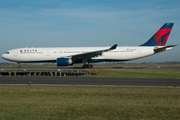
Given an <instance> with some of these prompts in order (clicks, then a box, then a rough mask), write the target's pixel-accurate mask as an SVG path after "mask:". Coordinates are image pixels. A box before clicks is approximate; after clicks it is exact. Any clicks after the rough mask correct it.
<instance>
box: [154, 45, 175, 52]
mask: <svg viewBox="0 0 180 120" xmlns="http://www.w3.org/2000/svg"><path fill="white" fill-rule="evenodd" d="M174 46H177V45H169V46H164V47H160V48H158V47H155V48H154V52H155V53H159V52H163V51H166V50H169V49H172V47H174Z"/></svg>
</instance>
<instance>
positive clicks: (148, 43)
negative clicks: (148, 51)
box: [140, 36, 157, 46]
mask: <svg viewBox="0 0 180 120" xmlns="http://www.w3.org/2000/svg"><path fill="white" fill-rule="evenodd" d="M140 46H157V43H156V40H155V39H154V37H153V36H152V37H151V38H150V39H149V40H148V41H147V42H146V43H144V44H142V45H140Z"/></svg>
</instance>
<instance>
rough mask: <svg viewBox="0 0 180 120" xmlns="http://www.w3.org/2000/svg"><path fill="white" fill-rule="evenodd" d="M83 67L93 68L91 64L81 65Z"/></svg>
mask: <svg viewBox="0 0 180 120" xmlns="http://www.w3.org/2000/svg"><path fill="white" fill-rule="evenodd" d="M82 67H83V68H84V69H86V68H93V65H83V66H82Z"/></svg>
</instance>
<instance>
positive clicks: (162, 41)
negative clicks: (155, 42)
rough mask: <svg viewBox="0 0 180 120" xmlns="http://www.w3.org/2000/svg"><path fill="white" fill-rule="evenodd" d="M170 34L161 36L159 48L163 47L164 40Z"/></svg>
mask: <svg viewBox="0 0 180 120" xmlns="http://www.w3.org/2000/svg"><path fill="white" fill-rule="evenodd" d="M169 34H170V32H168V33H166V34H165V35H163V36H162V40H161V46H163V43H164V38H165V37H166V36H167V35H169Z"/></svg>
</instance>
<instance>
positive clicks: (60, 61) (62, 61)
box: [56, 58, 73, 66]
mask: <svg viewBox="0 0 180 120" xmlns="http://www.w3.org/2000/svg"><path fill="white" fill-rule="evenodd" d="M56 62H57V66H69V65H72V64H73V63H72V59H71V58H57V60H56Z"/></svg>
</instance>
